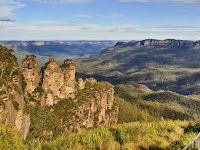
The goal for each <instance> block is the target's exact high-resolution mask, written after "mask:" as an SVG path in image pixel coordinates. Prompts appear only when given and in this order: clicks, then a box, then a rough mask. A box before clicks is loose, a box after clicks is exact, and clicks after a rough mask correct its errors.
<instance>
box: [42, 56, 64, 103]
mask: <svg viewBox="0 0 200 150" xmlns="http://www.w3.org/2000/svg"><path fill="white" fill-rule="evenodd" d="M63 84H64V74H63V72H62V69H61V68H60V67H59V65H58V64H57V62H56V60H55V58H54V57H51V58H50V59H49V63H48V64H47V66H46V69H45V70H44V74H43V83H42V88H43V89H44V91H45V94H46V104H47V105H53V104H54V100H55V97H59V98H62V94H61V88H62V86H63ZM63 98H64V97H63Z"/></svg>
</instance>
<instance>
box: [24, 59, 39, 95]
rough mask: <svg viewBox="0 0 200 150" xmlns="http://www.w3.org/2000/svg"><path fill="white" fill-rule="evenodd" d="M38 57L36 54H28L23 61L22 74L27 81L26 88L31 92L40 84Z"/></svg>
mask: <svg viewBox="0 0 200 150" xmlns="http://www.w3.org/2000/svg"><path fill="white" fill-rule="evenodd" d="M36 59H37V57H36V56H35V55H27V57H26V58H25V59H24V60H23V62H22V71H23V72H22V74H23V76H24V78H25V82H26V84H27V85H26V90H27V91H28V92H30V93H32V92H33V91H34V89H35V88H36V87H37V86H38V84H39V81H40V77H39V74H38V70H37V63H36Z"/></svg>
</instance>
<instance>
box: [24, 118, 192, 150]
mask: <svg viewBox="0 0 200 150" xmlns="http://www.w3.org/2000/svg"><path fill="white" fill-rule="evenodd" d="M187 126H188V122H185V121H164V120H163V121H157V122H151V123H138V122H136V123H131V124H121V125H114V126H112V127H111V128H102V129H94V130H91V131H85V132H82V133H77V134H73V135H70V136H65V135H63V136H60V137H59V138H57V139H55V140H50V141H44V140H39V139H34V140H32V141H30V142H28V143H27V144H26V146H27V148H28V149H38V150H45V149H76V150H87V149H91V150H99V149H110V150H115V149H128V150H134V149H171V148H174V147H176V149H181V148H183V147H184V146H185V145H187V144H188V143H186V142H185V141H189V140H190V139H191V138H194V137H195V135H196V134H194V133H192V132H190V133H184V129H185V128H186V127H187ZM187 136H188V137H187Z"/></svg>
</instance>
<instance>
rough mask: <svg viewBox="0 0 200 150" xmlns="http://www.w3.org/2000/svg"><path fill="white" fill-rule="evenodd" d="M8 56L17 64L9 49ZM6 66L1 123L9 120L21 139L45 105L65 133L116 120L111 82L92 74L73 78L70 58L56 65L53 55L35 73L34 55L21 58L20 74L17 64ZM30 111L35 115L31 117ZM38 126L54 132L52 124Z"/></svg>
mask: <svg viewBox="0 0 200 150" xmlns="http://www.w3.org/2000/svg"><path fill="white" fill-rule="evenodd" d="M5 52H7V51H5ZM0 53H1V51H0ZM2 55H3V54H2ZM6 56H7V55H6ZM11 57H13V59H12V60H13V64H17V63H16V62H14V61H17V59H15V56H14V55H12V54H11V51H10V56H9V55H8V58H5V59H9V58H11ZM0 63H1V61H0ZM7 68H8V70H6V71H5V72H4V71H2V77H0V122H1V124H0V125H1V126H3V127H5V126H6V125H8V124H11V125H12V126H13V127H15V128H16V129H17V130H18V131H19V134H20V136H21V139H22V140H25V139H26V137H27V134H28V133H29V132H31V131H29V128H31V129H33V127H32V126H31V125H32V124H33V123H36V124H37V121H35V122H34V121H33V120H34V119H36V120H37V117H38V115H41V114H38V115H35V114H37V112H38V111H39V112H38V113H44V111H43V110H44V109H45V110H47V111H49V113H51V114H52V115H53V116H56V117H57V118H56V119H57V120H58V121H57V122H56V124H57V126H58V127H60V128H62V132H65V133H72V132H75V131H81V130H84V129H87V128H93V127H106V126H110V125H111V124H112V123H115V122H117V120H118V107H117V106H116V104H115V102H114V89H113V86H112V85H111V84H110V83H107V82H97V81H96V80H95V79H93V78H89V79H86V80H85V81H84V80H83V79H79V80H78V82H76V80H75V70H76V68H75V64H74V62H73V60H71V59H67V60H65V61H64V64H63V65H61V66H59V65H58V64H57V62H56V60H55V58H54V57H51V58H50V60H49V62H48V63H46V65H45V66H44V67H43V69H42V71H41V76H40V75H39V74H38V70H37V63H36V56H34V55H28V56H27V57H26V58H25V59H24V60H23V62H22V70H23V71H22V74H23V76H22V74H21V72H20V71H19V68H18V67H16V66H12V65H10V64H8V67H7ZM25 83H26V84H25ZM25 102H26V103H25ZM31 108H32V109H31ZM39 108H40V109H39ZM34 111H36V112H34ZM42 111H43V112H42ZM45 113H46V112H45ZM33 114H34V115H35V117H33V118H30V116H33ZM47 114H48V113H47ZM40 117H41V116H40ZM42 117H43V116H42ZM50 117H52V116H50ZM44 119H46V118H44ZM47 120H48V119H47ZM40 121H41V120H40ZM43 123H44V124H45V123H48V121H47V122H46V121H44V122H43ZM47 126H51V125H49V124H48V125H47ZM37 127H38V129H39V130H40V131H41V130H42V132H41V133H43V134H40V135H42V136H48V137H53V134H54V133H55V132H54V130H53V129H52V130H51V128H48V130H46V129H45V128H44V126H39V125H38V124H37V125H36V126H34V128H37ZM41 128H42V129H41ZM36 130H37V129H36Z"/></svg>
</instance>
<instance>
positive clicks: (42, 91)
mask: <svg viewBox="0 0 200 150" xmlns="http://www.w3.org/2000/svg"><path fill="white" fill-rule="evenodd" d="M33 93H40V96H42V94H43V93H44V89H43V88H42V87H41V86H38V87H36V88H35V89H34V91H33Z"/></svg>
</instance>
